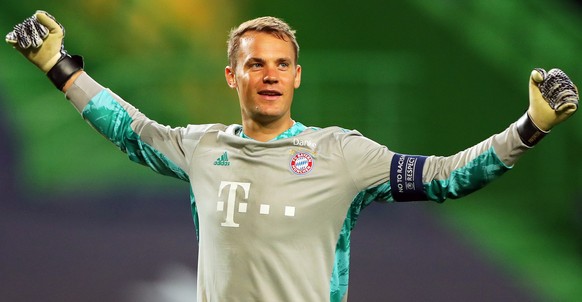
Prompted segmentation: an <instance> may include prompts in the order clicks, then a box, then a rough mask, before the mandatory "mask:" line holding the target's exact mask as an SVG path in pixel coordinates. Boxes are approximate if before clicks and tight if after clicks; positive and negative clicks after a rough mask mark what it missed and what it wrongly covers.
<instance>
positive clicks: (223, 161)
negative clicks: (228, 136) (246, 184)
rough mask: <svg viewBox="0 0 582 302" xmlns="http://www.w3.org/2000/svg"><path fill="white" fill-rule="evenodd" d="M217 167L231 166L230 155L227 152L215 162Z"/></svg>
mask: <svg viewBox="0 0 582 302" xmlns="http://www.w3.org/2000/svg"><path fill="white" fill-rule="evenodd" d="M214 165H215V166H230V162H229V161H228V154H226V151H225V152H224V153H223V154H222V155H221V156H220V157H219V158H217V159H216V160H215V161H214Z"/></svg>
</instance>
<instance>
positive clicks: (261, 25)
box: [227, 16, 299, 68]
mask: <svg viewBox="0 0 582 302" xmlns="http://www.w3.org/2000/svg"><path fill="white" fill-rule="evenodd" d="M249 31H257V32H265V33H269V34H272V35H274V36H275V37H277V38H279V39H282V40H285V41H287V39H289V40H291V43H292V44H293V48H294V49H295V62H294V63H295V64H297V58H299V43H297V38H296V37H295V30H294V29H292V28H291V26H289V24H287V23H286V22H285V21H283V20H281V19H279V18H276V17H269V16H267V17H259V18H256V19H252V20H249V21H246V22H244V23H242V24H241V25H239V26H238V27H236V28H233V29H231V31H230V34H229V35H228V41H227V42H228V63H229V64H230V66H231V67H232V68H235V67H236V63H237V62H236V60H237V54H238V50H239V48H240V40H241V37H242V36H243V35H244V34H245V33H246V32H249Z"/></svg>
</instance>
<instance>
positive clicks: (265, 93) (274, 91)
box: [258, 90, 283, 96]
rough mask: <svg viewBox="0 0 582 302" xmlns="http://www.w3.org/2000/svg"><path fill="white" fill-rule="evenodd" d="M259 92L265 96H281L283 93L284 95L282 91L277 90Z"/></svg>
mask: <svg viewBox="0 0 582 302" xmlns="http://www.w3.org/2000/svg"><path fill="white" fill-rule="evenodd" d="M258 93H259V95H263V96H281V95H283V94H282V93H281V92H279V91H276V90H261V91H259V92H258Z"/></svg>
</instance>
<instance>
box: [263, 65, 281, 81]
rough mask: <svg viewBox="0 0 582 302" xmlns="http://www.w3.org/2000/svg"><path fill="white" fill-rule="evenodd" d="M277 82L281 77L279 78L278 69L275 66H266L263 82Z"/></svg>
mask: <svg viewBox="0 0 582 302" xmlns="http://www.w3.org/2000/svg"><path fill="white" fill-rule="evenodd" d="M277 82H279V79H278V78H277V70H276V69H274V68H266V70H265V76H264V77H263V83H267V84H274V83H277Z"/></svg>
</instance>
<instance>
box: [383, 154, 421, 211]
mask: <svg viewBox="0 0 582 302" xmlns="http://www.w3.org/2000/svg"><path fill="white" fill-rule="evenodd" d="M425 161H426V156H418V155H404V154H394V157H393V158H392V162H391V164H390V186H391V187H392V197H393V198H394V200H395V201H420V200H427V196H426V192H425V190H424V185H423V183H422V168H423V167H424V163H425Z"/></svg>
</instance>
